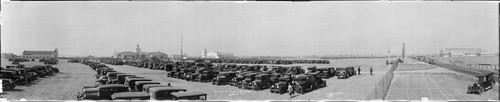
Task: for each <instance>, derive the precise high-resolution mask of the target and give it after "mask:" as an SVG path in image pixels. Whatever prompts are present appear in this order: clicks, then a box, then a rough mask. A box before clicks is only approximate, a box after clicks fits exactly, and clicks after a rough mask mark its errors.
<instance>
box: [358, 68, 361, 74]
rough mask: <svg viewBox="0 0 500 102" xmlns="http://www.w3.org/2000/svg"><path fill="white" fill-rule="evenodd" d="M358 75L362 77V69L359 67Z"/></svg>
mask: <svg viewBox="0 0 500 102" xmlns="http://www.w3.org/2000/svg"><path fill="white" fill-rule="evenodd" d="M358 75H361V68H360V66H358Z"/></svg>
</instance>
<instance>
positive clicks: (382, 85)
mask: <svg viewBox="0 0 500 102" xmlns="http://www.w3.org/2000/svg"><path fill="white" fill-rule="evenodd" d="M398 65H399V62H397V61H395V62H394V64H393V65H392V66H391V69H389V71H388V72H387V73H386V74H385V75H384V77H383V78H382V80H380V82H378V83H377V84H376V85H375V88H374V89H373V90H372V91H371V92H370V93H369V94H368V96H367V97H366V99H367V100H374V99H385V96H386V95H387V92H388V91H389V88H390V87H391V83H392V78H393V77H394V71H395V70H396V68H397V67H398Z"/></svg>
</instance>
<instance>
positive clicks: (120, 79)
mask: <svg viewBox="0 0 500 102" xmlns="http://www.w3.org/2000/svg"><path fill="white" fill-rule="evenodd" d="M116 77H117V82H116V84H124V83H125V78H126V77H130V78H132V77H137V76H135V75H132V74H117V75H116ZM112 83H114V82H112Z"/></svg>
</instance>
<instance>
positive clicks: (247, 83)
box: [238, 73, 258, 89]
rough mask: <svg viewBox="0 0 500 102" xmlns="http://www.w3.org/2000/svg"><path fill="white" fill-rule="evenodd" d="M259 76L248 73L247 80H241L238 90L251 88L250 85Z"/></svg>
mask: <svg viewBox="0 0 500 102" xmlns="http://www.w3.org/2000/svg"><path fill="white" fill-rule="evenodd" d="M256 75H258V73H248V74H246V75H245V79H244V80H241V81H240V83H239V85H238V86H239V87H238V88H244V89H247V88H249V87H248V86H250V83H252V81H254V80H255V76H256Z"/></svg>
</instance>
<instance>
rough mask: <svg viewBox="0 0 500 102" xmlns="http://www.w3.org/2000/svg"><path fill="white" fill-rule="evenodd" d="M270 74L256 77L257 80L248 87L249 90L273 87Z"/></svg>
mask: <svg viewBox="0 0 500 102" xmlns="http://www.w3.org/2000/svg"><path fill="white" fill-rule="evenodd" d="M270 77H271V75H269V74H259V75H256V76H255V80H254V81H253V82H252V83H250V85H249V86H248V88H249V89H254V90H262V89H266V88H269V87H271V80H270V79H269V78H270Z"/></svg>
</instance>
